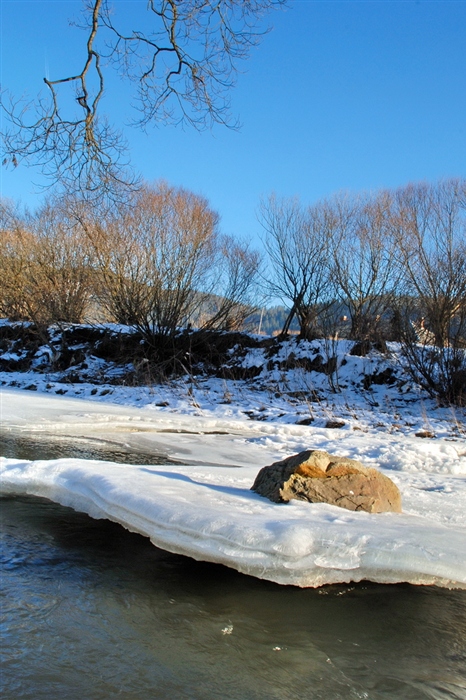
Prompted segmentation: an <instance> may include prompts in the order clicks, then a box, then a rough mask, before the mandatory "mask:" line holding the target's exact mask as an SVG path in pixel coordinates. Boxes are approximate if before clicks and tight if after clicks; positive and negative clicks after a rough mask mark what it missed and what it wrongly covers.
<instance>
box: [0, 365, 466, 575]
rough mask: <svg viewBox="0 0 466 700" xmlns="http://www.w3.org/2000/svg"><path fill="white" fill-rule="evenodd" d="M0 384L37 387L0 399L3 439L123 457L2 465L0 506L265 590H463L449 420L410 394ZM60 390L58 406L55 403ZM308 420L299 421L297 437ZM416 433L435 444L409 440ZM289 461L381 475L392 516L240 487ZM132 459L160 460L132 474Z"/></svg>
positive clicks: (464, 491) (457, 449) (462, 458)
mask: <svg viewBox="0 0 466 700" xmlns="http://www.w3.org/2000/svg"><path fill="white" fill-rule="evenodd" d="M246 361H247V362H250V361H251V358H249V359H247V360H246ZM256 361H261V358H258V359H256ZM361 361H362V360H361V358H354V364H353V366H351V367H350V368H348V370H346V366H345V371H348V373H350V372H355V371H356V369H355V366H356V364H357V363H360V362H361ZM364 361H365V362H370V359H367V358H365V359H364ZM348 364H349V363H348ZM348 376H349V374H348ZM6 377H7V378H8V380H9V382H10V383H11V381H14V382H16V383H17V384H19V385H21V386H23V387H26V386H27V385H28V384H31V382H33V383H34V386H35V389H36V391H34V392H32V391H28V392H25V391H21V390H19V389H12V388H5V387H4V388H3V389H2V391H1V423H2V430H3V432H4V433H9V434H13V435H15V434H22V435H25V434H27V435H34V434H35V435H55V436H56V435H61V436H68V437H69V436H75V437H79V438H88V439H92V438H95V437H96V436H98V438H99V439H101V440H102V441H108V443H109V444H112V445H115V444H117V445H118V444H119V445H125V446H127V447H129V448H130V449H131V450H134V456H135V460H134V461H135V464H134V465H126V464H125V465H123V464H115V463H111V462H103V461H94V460H79V459H57V460H35V461H26V460H21V459H8V458H2V459H1V486H0V492H1V493H2V494H4V495H7V494H30V495H36V496H42V497H45V498H48V499H50V500H52V501H56V502H58V503H61V504H62V505H66V506H70V507H72V508H74V509H76V510H79V511H83V512H86V513H88V514H89V515H91V516H92V517H94V518H108V519H110V520H113V521H116V522H118V523H121V524H122V525H123V526H124V527H126V528H128V529H129V530H132V531H135V532H139V533H141V534H143V535H146V536H148V537H150V539H151V540H152V542H153V543H154V544H155V545H157V546H159V547H162V548H164V549H167V550H169V551H171V552H175V553H180V554H184V555H187V556H190V557H193V558H195V559H198V560H203V561H212V562H217V563H221V564H225V565H226V566H230V567H232V568H234V569H237V570H238V571H241V572H244V573H246V574H250V575H253V576H257V577H259V578H263V579H267V580H270V581H275V582H277V583H280V584H293V585H297V586H321V585H324V584H327V583H337V582H350V581H360V580H363V579H369V580H372V581H378V582H384V583H387V582H399V581H406V582H410V583H414V584H436V585H440V586H449V587H460V588H466V440H465V437H464V436H465V430H464V412H461V411H460V410H457V411H455V412H451V411H449V410H448V409H437V408H435V407H434V406H433V405H432V404H430V403H429V400H428V399H426V398H425V397H422V396H421V397H419V395H418V394H416V393H415V392H414V391H412V392H411V393H410V395H409V396H408V399H407V401H405V403H403V401H402V400H401V397H400V392H399V390H398V394H395V393H394V392H392V393H390V391H389V389H388V388H387V387H376V390H377V396H378V400H377V403H378V404H379V407H376V406H374V405H368V404H367V401H366V399H365V397H364V396H361V395H360V396H357V395H355V394H351V395H350V393H349V391H346V392H342V393H341V394H336V395H330V394H327V398H326V401H322V402H321V403H320V404H318V405H317V406H315V405H314V404H313V405H312V407H309V406H307V405H306V404H305V403H303V402H301V403H291V402H290V401H289V400H288V399H286V398H285V397H284V394H283V392H282V393H280V391H279V390H278V388H277V384H276V383H275V384H274V388H275V391H272V389H271V386H272V384H271V383H270V382H276V381H278V380H277V379H276V378H273V377H272V378H271V377H269V379H268V381H269V384H268V386H265V387H263V388H258V387H257V386H256V387H253V386H252V385H248V384H247V383H244V382H232V381H230V382H226V381H225V380H220V379H215V378H206V379H205V380H198V381H196V382H195V383H194V382H193V381H192V380H184V381H180V382H178V383H174V384H166V385H160V386H158V387H135V388H131V387H115V386H110V385H109V386H101V387H95V386H92V385H85V384H78V385H75V386H73V385H64V384H59V383H56V382H55V381H54V380H53V378H51V377H44V376H43V375H40V374H39V373H37V374H34V373H32V372H30V373H27V374H23V375H21V374H20V373H16V374H13V373H1V376H0V380H1V379H3V381H4V382H5V381H6V380H5V378H6ZM292 380H293V381H294V382H296V383H297V382H298V380H299V377H297V376H294V377H293V378H292V377H288V378H287V381H288V382H291V381H292ZM261 381H262V382H265V381H266V377H265V375H264V376H263V377H262V379H261ZM340 381H341V382H345V381H348V379H347V378H345V375H344V374H342V376H341V378H340ZM60 388H64V389H65V390H66V392H67V395H66V396H60V395H56V393H55V392H56V391H57V390H59V389H60ZM301 388H302V387H301ZM50 392H54V393H53V394H51V393H50ZM73 394H74V396H72V395H73ZM77 397H79V398H77ZM110 400H111V401H112V403H110ZM372 404H373V402H372ZM395 404H396V408H394V406H395ZM310 410H312V413H313V417H314V419H315V420H314V422H313V423H311V424H310V425H298V424H297V423H296V422H297V420H298V419H299V418H300V417H303V416H305V415H309V413H310ZM251 416H252V417H253V418H255V420H250V417H251ZM335 417H338V418H342V417H343V419H344V422H345V425H344V426H343V428H341V429H332V428H327V427H325V426H326V420H327V419H328V418H335ZM422 428H424V429H426V428H429V430H430V431H432V432H433V434H435V436H436V437H435V438H434V439H425V438H422V437H419V436H418V435H416V432H419V430H420V429H422ZM303 449H325V450H327V451H328V452H330V453H332V454H339V455H344V456H349V457H352V458H355V459H359V460H360V461H362V462H363V464H365V465H367V466H375V467H377V468H379V469H381V471H383V473H385V474H387V475H388V476H390V478H392V479H393V481H395V483H396V484H397V485H398V487H399V488H400V490H401V493H402V498H403V513H401V514H395V513H385V514H377V515H374V514H368V513H361V512H357V513H355V512H350V511H346V510H344V509H342V508H337V507H336V506H330V505H327V504H309V503H302V502H297V501H293V502H291V503H289V504H273V503H271V502H269V501H268V500H267V499H264V498H261V497H260V496H258V495H256V494H254V493H253V492H252V491H251V490H250V487H251V485H252V483H253V481H254V478H255V476H256V474H257V472H258V471H259V469H260V468H261V467H263V466H264V465H266V464H270V463H272V462H273V461H276V460H277V459H283V458H284V457H285V456H287V455H290V454H294V453H296V452H299V451H301V450H303ZM140 451H144V452H145V453H147V452H148V451H149V452H153V453H157V454H164V455H167V458H169V459H170V460H171V462H172V463H170V464H168V463H167V464H161V465H152V466H142V465H138V464H137V454H138V452H140ZM173 460H179V461H180V462H182V464H181V463H180V464H173ZM167 461H168V459H167Z"/></svg>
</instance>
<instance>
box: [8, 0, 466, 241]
mask: <svg viewBox="0 0 466 700" xmlns="http://www.w3.org/2000/svg"><path fill="white" fill-rule="evenodd" d="M135 3H138V4H139V5H140V6H142V7H144V6H145V0H133V1H132V2H129V1H126V0H122V1H119V2H117V3H116V6H117V11H118V12H123V13H128V14H130V13H131V12H134V7H135ZM80 8H81V3H80V2H76V0H69V1H66V2H63V1H60V0H57V1H55V2H51V1H49V0H1V67H0V71H1V83H2V88H8V89H9V90H11V91H12V92H13V93H14V94H16V95H18V96H19V95H21V94H24V93H26V94H29V95H30V96H31V97H33V96H34V95H35V94H36V93H37V92H38V91H39V90H40V87H41V84H42V78H43V76H44V75H45V74H46V72H47V71H48V74H49V75H50V77H56V76H57V75H58V74H60V76H61V75H62V74H63V72H64V71H66V69H67V68H69V69H70V70H76V68H80V67H81V64H82V55H83V54H82V45H83V43H84V41H85V35H84V34H83V33H82V32H80V31H79V30H78V29H76V28H73V27H70V26H69V25H68V19H70V18H73V16H74V17H76V16H78V15H79V11H80ZM270 21H271V23H272V25H273V31H272V32H271V33H270V34H268V35H267V36H266V37H265V38H264V40H263V41H262V43H261V45H260V46H259V48H257V49H255V50H254V51H253V52H252V55H251V57H250V59H249V60H248V61H247V62H246V63H244V64H242V66H241V67H242V71H243V72H242V74H241V75H240V76H239V80H238V85H237V87H236V88H235V89H234V91H233V92H232V94H231V97H232V108H233V112H234V113H235V114H236V115H238V116H239V118H240V120H241V122H242V128H241V130H240V131H239V132H236V131H231V130H227V129H225V128H222V127H216V128H214V129H213V130H212V131H206V132H203V133H198V132H196V131H194V130H192V129H188V128H186V129H185V130H182V129H180V128H179V127H167V126H163V125H160V126H159V127H158V128H154V129H151V130H150V131H149V132H148V133H147V134H144V133H142V132H141V131H140V130H137V129H131V128H129V127H128V128H125V135H126V137H127V138H128V140H129V143H130V147H131V155H132V160H133V164H134V166H135V167H136V169H137V170H138V171H139V172H141V173H142V175H143V176H144V177H145V178H146V179H147V180H154V179H158V178H165V179H166V180H168V181H169V182H170V183H172V184H175V185H182V186H184V187H187V188H189V189H191V190H193V191H194V192H196V193H199V194H202V195H204V196H205V197H207V198H208V199H209V201H210V203H211V206H212V207H213V208H214V209H216V210H217V211H218V212H219V213H220V215H221V219H222V228H223V230H224V232H225V233H229V234H233V235H237V236H239V237H241V238H245V239H251V240H252V241H254V242H258V236H259V235H260V230H261V229H260V225H259V224H258V222H257V220H256V210H257V206H258V203H259V200H260V197H261V196H267V195H268V194H269V193H271V192H272V191H275V192H276V193H277V194H279V195H286V196H288V195H298V196H300V197H301V199H302V200H303V201H304V202H309V203H311V202H314V201H316V200H317V199H319V198H321V197H325V196H327V195H330V194H332V193H333V192H336V191H338V190H342V189H351V190H362V189H378V188H380V187H390V188H393V187H397V186H401V185H403V184H405V183H407V182H410V181H416V180H431V181H432V180H437V179H439V178H442V177H449V176H464V175H466V2H463V1H461V2H449V1H448V0H441V1H440V2H436V1H432V2H425V1H424V0H419V1H417V2H416V1H414V2H412V1H410V0H405V1H400V2H396V1H394V0H388V1H386V2H384V1H378V0H374V1H372V2H353V1H352V0H347V1H346V2H341V1H335V2H331V1H323V2H314V1H309V0H295V1H294V2H291V3H290V5H289V7H288V9H286V10H285V11H276V12H274V13H273V14H272V15H271V16H270ZM128 102H129V98H128V94H127V92H126V91H125V90H124V89H123V88H121V86H119V85H118V83H117V80H116V79H114V80H112V81H111V82H110V83H109V90H108V96H107V98H106V106H107V108H108V112H109V114H110V117H111V119H112V120H113V121H114V122H115V123H116V124H117V125H120V126H121V125H122V124H124V122H125V120H128V118H129V117H130V108H129V104H128ZM0 177H1V180H0V188H1V193H2V195H4V196H7V197H12V198H14V199H21V200H22V201H23V202H24V203H26V204H29V205H31V206H34V204H36V203H38V202H39V201H40V198H41V196H42V195H40V194H37V188H35V187H34V184H33V183H39V184H40V182H41V180H40V176H39V173H38V172H37V171H36V170H33V169H32V168H28V167H26V166H20V167H18V168H17V169H16V170H15V171H11V170H5V169H4V168H2V170H1V172H0ZM34 192H36V194H34Z"/></svg>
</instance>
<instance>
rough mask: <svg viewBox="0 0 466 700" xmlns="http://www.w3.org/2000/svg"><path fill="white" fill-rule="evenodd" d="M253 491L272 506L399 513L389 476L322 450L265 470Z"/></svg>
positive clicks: (394, 490) (397, 491)
mask: <svg viewBox="0 0 466 700" xmlns="http://www.w3.org/2000/svg"><path fill="white" fill-rule="evenodd" d="M252 491H255V492H256V493H258V494H259V495H260V496H265V497H266V498H269V499H270V500H271V501H273V502H274V503H283V502H287V501H290V500H291V499H293V498H295V499H297V500H299V501H309V502H310V503H330V504H332V505H335V506H340V507H341V508H346V509H347V510H364V511H367V512H368V513H383V512H386V511H390V512H394V513H400V512H401V494H400V492H399V489H398V487H397V486H396V485H395V484H394V483H393V481H392V480H391V479H389V478H388V476H385V475H384V474H382V473H381V472H379V471H378V470H377V469H374V468H372V467H364V466H363V465H362V464H361V462H358V461H357V460H355V459H348V458H347V457H336V456H332V455H330V454H328V452H323V451H322V450H306V451H304V452H300V453H299V454H296V455H292V456H291V457H287V459H284V460H282V461H281V462H275V463H274V464H271V465H270V466H268V467H264V468H263V469H261V470H260V472H259V473H258V475H257V477H256V480H255V481H254V484H253V486H252Z"/></svg>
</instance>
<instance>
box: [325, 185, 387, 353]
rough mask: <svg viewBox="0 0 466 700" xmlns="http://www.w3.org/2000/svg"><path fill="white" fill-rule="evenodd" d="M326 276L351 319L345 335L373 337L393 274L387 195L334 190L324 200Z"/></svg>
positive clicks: (374, 337) (357, 338) (378, 331)
mask: <svg viewBox="0 0 466 700" xmlns="http://www.w3.org/2000/svg"><path fill="white" fill-rule="evenodd" d="M329 211H330V213H329V222H330V223H329V228H330V229H332V235H331V236H330V237H329V238H330V240H331V242H332V275H333V277H334V281H335V284H336V289H337V293H338V295H339V297H340V300H341V302H342V303H343V304H344V305H345V306H346V307H347V309H348V312H349V316H350V319H351V330H350V337H351V338H352V339H354V340H377V339H379V334H380V325H381V322H382V319H383V317H384V314H386V313H387V311H388V310H389V309H390V308H391V305H392V300H393V294H394V291H395V289H396V283H397V278H398V272H397V266H396V264H395V263H396V260H395V256H394V246H395V240H394V238H393V236H392V235H391V228H390V216H391V195H390V194H389V193H388V192H380V193H377V194H375V195H364V194H363V195H358V196H353V195H350V194H341V195H337V196H336V197H335V198H334V199H333V200H332V202H331V203H330V204H329Z"/></svg>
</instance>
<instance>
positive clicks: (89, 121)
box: [1, 0, 285, 193]
mask: <svg viewBox="0 0 466 700" xmlns="http://www.w3.org/2000/svg"><path fill="white" fill-rule="evenodd" d="M284 2H285V0H252V1H251V2H242V0H236V1H233V2H232V1H231V0H205V1H204V2H198V0H183V1H181V0H150V2H149V4H148V6H147V8H146V10H145V15H144V17H143V18H139V21H141V22H142V28H141V29H138V30H136V29H133V28H132V25H131V29H129V30H126V28H125V26H124V25H125V19H126V18H125V17H124V16H123V14H119V9H118V8H117V10H116V11H115V12H113V11H112V8H111V7H110V6H109V4H108V2H107V0H88V2H87V4H86V6H85V21H86V24H85V27H83V28H84V29H85V30H86V32H87V38H86V47H85V55H84V64H83V67H82V70H80V71H79V72H76V73H75V74H73V75H70V76H64V77H61V78H58V79H50V80H49V79H48V78H44V84H45V86H46V89H47V92H46V94H45V96H44V95H41V96H38V98H37V99H36V100H35V101H34V102H32V103H29V104H24V103H23V102H21V101H16V100H15V99H13V98H12V97H10V96H9V95H8V94H7V93H5V92H4V93H3V95H2V97H1V107H2V109H3V111H4V114H5V116H6V122H7V124H8V127H7V129H6V131H5V132H4V133H3V134H2V136H3V162H4V164H11V165H13V166H16V165H17V164H18V163H19V162H20V161H22V160H26V161H28V162H31V163H33V164H35V165H38V166H39V167H40V168H41V170H42V172H43V173H44V174H45V175H46V176H48V177H49V178H50V179H51V180H52V182H53V183H55V182H60V183H61V184H63V185H64V186H65V187H66V188H67V189H71V190H72V191H81V192H88V193H92V192H95V191H99V192H100V191H102V190H103V191H104V192H105V191H106V192H109V191H111V190H112V188H113V187H114V186H116V188H117V189H118V188H119V186H120V185H121V183H126V184H128V183H133V181H134V178H133V176H132V175H131V174H130V173H129V171H128V159H127V156H126V148H125V144H124V142H123V140H122V137H121V135H120V134H119V133H118V132H117V131H116V130H115V129H114V128H113V127H111V126H110V124H109V123H108V122H107V120H106V118H105V116H104V115H103V114H102V113H101V110H102V97H103V94H104V88H105V87H106V84H107V83H106V73H105V72H104V68H103V66H104V62H103V59H108V64H109V65H110V66H111V65H113V67H114V68H116V69H117V71H118V72H119V74H120V76H121V78H122V79H124V80H127V81H129V82H130V83H132V84H134V85H135V91H136V107H137V109H138V111H139V117H138V118H137V119H135V120H134V121H135V123H136V124H138V125H139V126H143V127H146V126H148V125H149V124H152V123H154V122H156V121H160V120H161V121H169V122H172V123H187V124H190V125H191V126H194V127H195V128H198V129H202V128H205V127H207V126H211V125H212V124H214V123H215V122H218V123H221V124H226V125H228V126H235V125H236V122H235V120H233V119H232V118H231V114H230V104H229V90H230V88H231V87H232V86H233V85H234V82H235V76H236V70H237V68H236V63H237V62H238V61H239V60H242V59H245V58H247V56H248V52H249V49H250V48H251V47H252V46H254V45H255V44H257V43H258V41H259V38H260V36H261V34H262V33H263V31H260V30H259V28H258V27H259V25H260V22H261V20H262V16H263V15H264V14H265V13H266V12H267V11H268V10H270V9H271V8H273V7H275V6H278V5H281V4H283V3H284ZM133 21H137V19H134V18H133V17H131V23H133Z"/></svg>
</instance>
